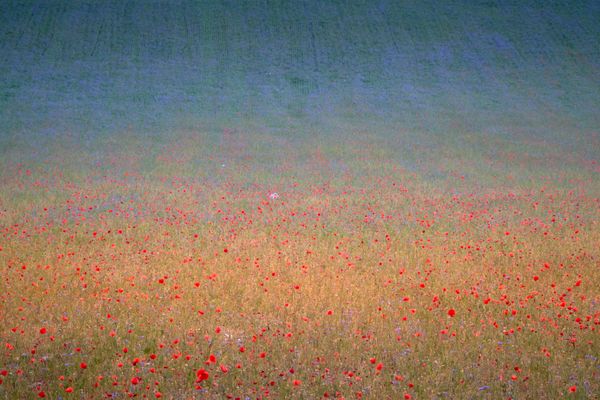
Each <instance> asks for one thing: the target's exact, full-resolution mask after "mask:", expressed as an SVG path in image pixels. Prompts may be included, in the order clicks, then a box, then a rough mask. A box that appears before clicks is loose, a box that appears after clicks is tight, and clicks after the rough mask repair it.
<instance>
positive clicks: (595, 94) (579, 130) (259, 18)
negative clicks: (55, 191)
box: [0, 0, 600, 159]
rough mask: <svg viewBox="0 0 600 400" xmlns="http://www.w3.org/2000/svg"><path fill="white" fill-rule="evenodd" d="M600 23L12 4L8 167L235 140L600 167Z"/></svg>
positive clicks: (405, 6) (2, 41) (327, 7)
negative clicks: (351, 140) (15, 157)
mask: <svg viewBox="0 0 600 400" xmlns="http://www.w3.org/2000/svg"><path fill="white" fill-rule="evenodd" d="M598 21H600V2H597V1H568V2H553V1H547V0H543V1H448V2H445V1H423V0H418V1H392V0H390V1H380V0H378V1H370V0H369V1H367V0H365V1H258V0H256V1H236V0H233V1H198V2H191V1H189V2H188V1H169V2H167V1H126V2H123V1H21V0H19V1H2V2H0V149H1V151H0V154H3V155H4V157H7V156H8V155H9V153H10V152H11V151H13V150H14V149H16V148H19V146H25V147H26V148H28V149H29V150H28V151H30V152H32V151H34V152H36V154H37V155H38V156H41V157H43V156H44V146H45V145H44V144H45V143H48V142H47V140H48V139H49V138H58V139H60V138H62V137H64V136H65V135H67V136H68V137H70V138H71V139H73V138H74V139H73V140H76V141H77V142H78V143H79V142H80V143H81V144H82V146H87V147H88V148H89V147H93V146H95V143H97V139H99V138H103V137H108V136H113V137H114V135H117V137H118V136H121V135H122V136H123V137H126V135H133V134H135V135H138V137H139V136H140V135H141V137H148V140H151V141H153V142H168V141H169V137H170V135H171V134H172V133H173V132H176V131H200V132H205V133H207V134H209V135H214V136H215V137H218V136H219V135H221V134H222V132H223V129H225V128H227V129H233V130H236V132H242V133H241V135H243V134H244V132H261V133H263V134H266V135H273V136H274V137H280V138H281V137H283V138H286V137H287V138H291V137H294V138H296V139H298V138H300V140H302V138H303V137H315V136H317V137H323V138H327V139H328V140H329V139H331V138H335V137H336V135H342V136H340V137H343V135H344V134H349V135H354V136H356V135H362V134H365V133H368V134H370V135H377V136H381V137H384V138H385V137H387V138H398V137H402V136H403V135H404V136H405V137H410V138H411V139H410V140H411V141H412V142H415V143H417V142H419V141H420V140H422V141H425V142H427V141H429V140H432V139H431V138H434V137H436V138H441V140H442V143H446V142H445V139H444V138H452V137H453V136H456V137H467V138H468V137H470V136H469V135H471V137H472V136H475V137H476V138H477V140H479V141H481V140H483V141H486V140H488V138H489V139H490V140H494V138H496V139H497V140H501V141H502V143H515V144H519V143H529V144H531V143H543V144H544V146H557V147H556V149H557V151H558V152H559V153H560V152H563V153H565V154H566V153H568V154H570V155H571V156H572V157H575V158H585V159H591V158H593V159H597V155H598V151H599V127H600V117H599V112H598V111H599V110H598V108H599V107H598V106H599V105H600V24H598ZM465 135H467V136H465ZM58 139H57V140H58ZM461 143H463V142H461ZM461 143H455V144H456V145H457V146H461V145H462V144H461ZM468 143H469V140H468V139H467V140H466V142H465V146H468ZM426 145H427V143H425V144H424V146H426ZM36 146H37V147H36ZM546 148H547V147H546Z"/></svg>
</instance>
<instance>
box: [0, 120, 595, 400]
mask: <svg viewBox="0 0 600 400" xmlns="http://www.w3.org/2000/svg"><path fill="white" fill-rule="evenodd" d="M398 137H403V138H404V139H403V140H391V139H390V138H389V137H386V138H381V137H377V136H376V135H369V134H367V133H364V132H363V133H362V134H361V135H358V134H352V135H347V137H342V136H337V137H336V140H326V139H323V138H321V139H317V138H314V139H307V138H303V139H302V140H301V141H297V142H294V141H293V140H292V139H289V138H276V137H272V136H268V135H261V134H259V133H256V132H240V131H236V130H229V129H225V130H224V131H223V132H221V133H220V134H219V135H216V136H211V135H208V134H205V133H202V132H197V131H196V132H180V133H178V134H177V135H176V136H174V138H175V140H172V141H167V142H164V143H162V144H159V143H158V142H155V144H154V145H149V144H148V141H147V140H145V139H144V138H139V137H138V138H136V136H135V135H129V136H128V135H117V136H114V137H112V138H107V139H106V140H105V141H104V142H103V143H96V144H94V145H93V146H92V147H90V148H87V149H86V148H85V146H82V145H81V144H80V143H79V142H77V141H76V140H75V139H73V138H70V137H69V136H64V137H61V138H60V140H58V141H54V142H53V143H55V144H54V145H52V144H51V143H48V144H47V147H48V154H54V155H56V156H55V157H54V158H53V157H51V156H48V157H45V158H44V159H39V158H35V159H29V160H28V159H26V157H22V156H20V157H19V160H20V161H18V162H17V160H11V159H10V157H4V158H3V161H2V171H3V172H2V174H1V179H2V185H1V188H2V189H1V193H0V195H1V197H0V198H1V199H2V204H1V212H2V214H1V215H0V218H1V219H0V221H1V228H2V239H1V242H0V261H1V265H2V281H1V283H0V285H1V286H0V293H1V295H0V300H1V308H0V311H1V314H0V318H1V319H2V327H1V328H0V337H1V338H2V349H1V352H0V382H1V383H0V397H2V398H23V399H24V398H36V397H46V398H51V399H59V398H60V399H68V398H85V399H88V398H89V399H92V398H129V397H135V398H173V399H188V398H189V399H202V398H207V399H208V398H210V399H212V398H214V399H217V398H219V399H220V398H232V399H236V398H240V399H246V398H298V399H300V398H305V399H312V398H347V399H350V398H377V399H380V398H381V399H383V398H390V399H397V398H405V399H410V398H431V399H433V398H440V399H441V398H490V399H492V398H493V399H496V398H515V399H520V398H563V397H564V398H581V399H582V398H597V396H598V393H600V384H599V382H600V379H599V375H600V363H599V361H598V358H597V357H598V356H599V350H600V339H599V327H600V295H599V293H598V287H600V272H599V268H598V266H599V265H598V257H599V256H600V254H598V243H600V230H599V228H598V225H597V224H598V215H599V208H598V207H599V204H598V195H599V192H598V189H599V186H598V172H599V166H598V164H597V162H596V161H593V160H583V161H581V160H577V159H575V160H569V159H568V157H567V156H566V155H565V154H564V153H560V152H556V151H555V150H553V149H554V147H552V146H544V145H543V144H540V143H537V142H533V143H530V144H528V145H521V146H519V147H518V148H514V149H512V150H511V148H510V144H509V143H497V142H492V141H490V139H489V137H480V138H478V137H477V136H476V135H473V134H471V135H466V134H465V135H463V136H459V135H456V136H454V137H455V141H456V143H448V142H446V141H444V140H442V139H438V140H437V144H435V143H436V138H434V137H429V138H426V139H427V140H426V142H427V143H429V144H430V147H429V148H425V149H424V148H420V147H419V143H421V141H422V139H423V138H424V136H423V134H419V135H412V136H411V135H410V134H408V133H405V134H404V135H403V136H400V135H399V136H398ZM461 138H462V139H463V140H464V143H467V142H468V143H470V147H469V148H471V149H472V150H473V154H472V156H470V157H462V158H457V157H456V156H455V154H454V152H460V153H463V154H464V153H465V150H464V149H462V150H461ZM417 139H418V140H417ZM52 146H54V147H52ZM474 146H476V147H474ZM42 147H43V146H42ZM98 148H102V149H104V151H103V152H102V153H98V152H97V151H96V152H94V151H93V150H94V149H98ZM499 148H501V149H504V150H505V151H504V152H498V151H497V150H498V149H499ZM475 149H476V151H475ZM25 153H26V152H24V153H23V154H25ZM415 153H416V154H420V155H421V156H419V157H415V161H414V163H413V165H414V167H413V168H412V169H407V168H405V167H403V165H406V163H405V162H401V161H400V160H399V159H400V158H404V155H407V157H408V155H410V154H413V155H414V154H415ZM534 154H537V155H538V156H534ZM419 159H420V161H418V160H419Z"/></svg>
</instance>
